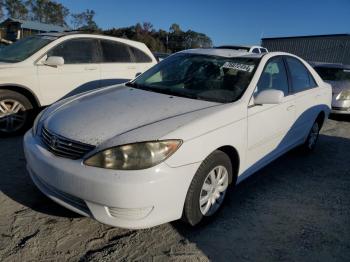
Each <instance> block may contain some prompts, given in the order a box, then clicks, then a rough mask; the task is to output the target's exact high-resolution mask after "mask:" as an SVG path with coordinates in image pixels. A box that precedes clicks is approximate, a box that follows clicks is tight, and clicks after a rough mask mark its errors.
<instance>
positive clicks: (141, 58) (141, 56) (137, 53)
mask: <svg viewBox="0 0 350 262" xmlns="http://www.w3.org/2000/svg"><path fill="white" fill-rule="evenodd" d="M129 48H130V50H131V53H132V54H133V55H134V59H135V62H136V63H150V62H152V59H151V58H150V57H149V56H148V55H146V54H145V53H144V52H142V51H141V50H140V49H138V48H135V47H132V46H130V47H129Z"/></svg>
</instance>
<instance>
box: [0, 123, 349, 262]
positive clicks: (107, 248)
mask: <svg viewBox="0 0 350 262" xmlns="http://www.w3.org/2000/svg"><path fill="white" fill-rule="evenodd" d="M0 191H1V192H0V261H30V260H35V261H38V260H45V261H55V260H60V261H62V260H68V261H91V260H101V261H116V260H121V261H130V260H132V261H134V260H139V261H164V260H171V261H183V260H186V261H207V260H213V261H349V258H350V121H349V119H346V118H345V119H344V118H341V119H338V121H334V120H329V121H328V122H327V123H326V125H325V127H324V129H323V131H322V136H321V137H320V141H319V144H318V147H317V149H316V151H315V152H314V153H313V154H312V155H303V154H300V152H299V151H297V150H294V151H292V152H290V153H288V154H287V155H285V156H283V157H282V158H280V159H278V160H276V161H275V162H274V163H272V164H270V165H269V166H268V167H266V168H264V169H263V170H262V171H260V172H258V173H256V174H255V175H253V176H251V177H250V178H248V179H247V180H246V181H244V182H243V183H241V184H240V185H239V186H238V187H237V189H236V190H235V191H234V192H232V193H231V194H229V195H228V199H227V201H226V203H225V207H224V209H222V210H221V212H220V213H219V214H218V215H217V216H216V219H215V220H213V221H210V222H209V223H207V224H206V225H202V226H201V227H198V228H189V227H187V226H184V225H183V224H181V223H179V222H174V223H168V224H165V225H161V226H158V227H155V228H152V229H147V230H138V231H137V230H136V231H135V230H124V229H119V228H113V227H110V226H106V225H102V224H100V223H98V222H96V221H94V220H92V219H89V218H84V217H80V216H79V215H76V214H74V213H72V212H70V211H68V210H66V209H64V208H62V207H60V206H58V205H57V204H55V203H54V202H52V201H51V200H49V199H47V198H46V197H45V196H44V195H42V194H41V193H40V192H39V191H38V190H37V189H36V188H35V186H34V185H33V183H32V182H31V180H30V178H29V177H28V175H27V172H26V170H25V160H24V157H23V153H22V139H21V138H11V139H0Z"/></svg>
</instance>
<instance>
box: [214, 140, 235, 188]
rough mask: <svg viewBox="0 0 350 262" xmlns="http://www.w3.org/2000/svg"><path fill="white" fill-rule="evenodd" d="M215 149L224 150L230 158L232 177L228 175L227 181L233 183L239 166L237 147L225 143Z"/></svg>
mask: <svg viewBox="0 0 350 262" xmlns="http://www.w3.org/2000/svg"><path fill="white" fill-rule="evenodd" d="M216 150H219V151H222V152H224V153H225V154H226V155H228V157H229V158H230V160H231V164H232V177H230V180H229V183H230V184H231V183H234V184H235V183H236V181H237V178H238V172H239V167H240V157H239V154H238V151H237V149H236V148H234V147H233V146H230V145H226V146H222V147H219V148H218V149H216Z"/></svg>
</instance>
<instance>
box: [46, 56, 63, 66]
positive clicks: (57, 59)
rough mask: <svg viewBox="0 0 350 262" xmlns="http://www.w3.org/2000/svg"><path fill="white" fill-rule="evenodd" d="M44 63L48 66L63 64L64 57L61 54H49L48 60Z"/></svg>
mask: <svg viewBox="0 0 350 262" xmlns="http://www.w3.org/2000/svg"><path fill="white" fill-rule="evenodd" d="M44 65H47V66H62V65H64V59H63V57H61V56H49V57H48V58H47V59H46V61H45V62H44Z"/></svg>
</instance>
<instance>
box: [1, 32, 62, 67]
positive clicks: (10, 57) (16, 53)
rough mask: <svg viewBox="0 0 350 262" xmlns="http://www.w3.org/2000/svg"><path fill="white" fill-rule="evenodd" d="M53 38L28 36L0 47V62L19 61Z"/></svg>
mask: <svg viewBox="0 0 350 262" xmlns="http://www.w3.org/2000/svg"><path fill="white" fill-rule="evenodd" d="M53 40H55V38H54V37H48V36H29V37H26V38H24V39H22V40H19V41H18V42H16V43H14V44H12V45H9V46H6V47H4V48H1V49H0V62H8V63H16V62H21V61H23V60H25V59H27V58H28V57H30V56H31V55H32V54H34V53H35V52H37V51H38V50H39V49H41V48H42V47H44V46H46V45H47V44H49V43H51V42H52V41H53Z"/></svg>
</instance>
